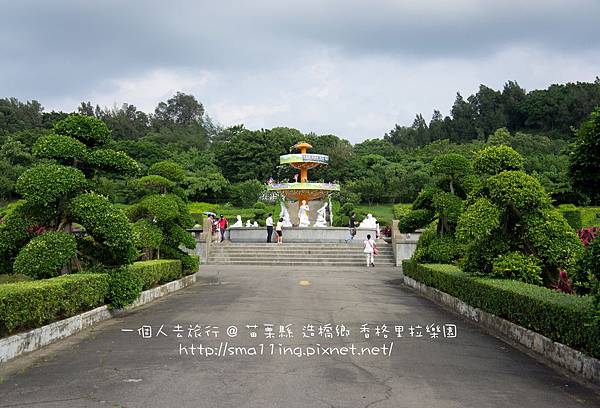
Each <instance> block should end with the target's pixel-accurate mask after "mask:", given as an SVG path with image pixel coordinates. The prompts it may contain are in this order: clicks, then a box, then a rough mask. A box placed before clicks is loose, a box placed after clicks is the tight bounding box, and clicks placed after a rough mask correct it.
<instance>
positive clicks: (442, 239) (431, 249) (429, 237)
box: [412, 227, 462, 263]
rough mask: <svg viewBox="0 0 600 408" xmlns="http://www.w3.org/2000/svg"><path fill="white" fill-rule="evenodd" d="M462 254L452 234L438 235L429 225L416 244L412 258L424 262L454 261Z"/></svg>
mask: <svg viewBox="0 0 600 408" xmlns="http://www.w3.org/2000/svg"><path fill="white" fill-rule="evenodd" d="M461 255H462V248H461V246H460V245H459V244H458V242H457V241H456V238H455V237H454V236H453V235H442V236H440V235H438V234H437V232H436V229H435V228H434V227H429V228H428V229H427V230H426V231H425V232H423V234H422V235H421V237H420V238H419V242H418V244H417V249H416V250H415V254H414V256H413V258H412V259H414V260H415V261H417V262H425V263H454V262H455V261H456V260H457V259H458V258H459V257H460V256H461Z"/></svg>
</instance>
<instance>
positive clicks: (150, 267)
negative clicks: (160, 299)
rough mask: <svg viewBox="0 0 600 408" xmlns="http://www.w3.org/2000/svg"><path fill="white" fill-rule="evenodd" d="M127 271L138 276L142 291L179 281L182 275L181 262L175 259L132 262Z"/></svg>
mask: <svg viewBox="0 0 600 408" xmlns="http://www.w3.org/2000/svg"><path fill="white" fill-rule="evenodd" d="M129 270H130V271H131V272H133V273H134V274H136V275H138V277H139V278H140V280H141V281H142V288H143V289H144V290H147V289H151V288H153V287H155V286H157V285H158V284H161V283H167V282H171V281H173V280H176V279H179V278H180V277H181V276H182V275H183V269H182V266H181V261H180V260H177V259H155V260H152V261H140V262H134V263H133V264H131V265H130V266H129Z"/></svg>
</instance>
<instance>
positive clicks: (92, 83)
mask: <svg viewBox="0 0 600 408" xmlns="http://www.w3.org/2000/svg"><path fill="white" fill-rule="evenodd" d="M599 22H600V0H564V1H563V0H528V1H524V0H518V1H516V0H498V1H497V0H435V1H434V0H395V1H393V0H368V1H367V0H360V1H359V0H335V1H334V0H329V1H327V0H303V1H287V0H252V1H241V0H240V1H229V0H213V1H201V0H196V1H191V0H190V1H180V0H170V1H164V0H161V1H154V0H152V1H151V0H146V1H133V0H129V1H125V0H114V1H113V0H97V1H91V0H90V1H86V0H71V1H67V0H53V1H46V0H39V1H29V0H0V38H2V41H0V97H6V96H15V97H18V98H19V99H22V100H29V99H37V100H39V101H40V102H41V103H42V105H43V106H44V107H45V108H46V109H47V110H52V109H61V110H65V111H72V110H74V109H76V107H77V106H78V105H79V103H80V102H81V101H84V100H85V101H87V100H89V101H91V102H92V103H94V104H100V105H101V106H108V107H111V106H114V105H115V104H117V105H120V104H122V103H124V102H127V103H132V104H134V105H136V106H137V107H138V108H139V109H142V110H144V111H147V112H151V111H153V110H154V107H155V106H156V104H157V103H158V102H159V101H161V100H166V99H168V98H169V97H170V96H171V95H172V94H174V93H175V92H176V91H178V90H180V91H183V92H186V93H191V94H193V95H195V96H196V97H197V98H198V100H200V101H201V102H202V103H203V104H204V106H205V108H206V110H207V112H208V114H209V115H210V116H211V117H213V119H215V120H216V121H217V122H218V123H220V124H222V125H224V126H229V125H233V124H238V123H244V124H245V125H246V126H247V127H249V128H261V127H264V128H270V127H274V126H289V127H295V128H298V129H300V130H301V131H303V132H309V131H314V132H316V133H319V134H327V133H333V134H337V135H339V136H341V137H344V138H347V139H349V140H351V141H353V142H357V141H360V140H364V139H367V138H375V137H381V136H382V135H383V134H384V133H385V132H386V131H388V130H389V129H391V128H392V127H393V126H394V124H395V123H399V124H407V125H409V124H410V123H411V122H412V119H413V118H414V115H415V113H418V112H421V113H423V115H424V116H425V117H426V118H427V119H428V118H429V117H430V116H431V113H432V111H433V109H434V108H438V109H440V110H441V111H442V113H443V114H447V113H448V111H449V109H450V107H451V105H452V102H453V101H454V97H455V95H456V92H457V91H460V92H461V93H462V94H463V95H465V96H467V95H469V94H471V93H473V92H475V91H476V89H477V87H478V86H479V84H480V83H484V84H486V85H488V86H491V87H493V88H496V89H498V88H501V87H502V86H503V84H504V83H505V82H506V81H507V80H509V79H512V80H517V81H518V82H519V84H521V86H523V87H525V88H526V89H527V90H530V89H535V88H543V87H546V86H548V85H549V84H552V83H557V82H575V81H593V80H594V78H595V77H596V76H598V75H600V41H599V40H598V39H599V38H600V23H599Z"/></svg>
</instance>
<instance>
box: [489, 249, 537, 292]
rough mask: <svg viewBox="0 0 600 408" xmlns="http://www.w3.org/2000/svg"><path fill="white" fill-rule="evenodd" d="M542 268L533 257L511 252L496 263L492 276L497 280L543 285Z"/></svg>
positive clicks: (499, 257) (501, 256) (497, 259)
mask: <svg viewBox="0 0 600 408" xmlns="http://www.w3.org/2000/svg"><path fill="white" fill-rule="evenodd" d="M541 274H542V266H541V265H540V263H539V261H538V260H537V259H536V258H535V257H534V256H531V255H524V254H522V253H520V252H509V253H508V254H505V255H500V256H498V258H496V260H495V261H494V264H493V267H492V273H491V275H492V276H494V277H496V278H508V279H515V280H518V281H521V282H525V283H531V284H534V285H541V284H542V276H541Z"/></svg>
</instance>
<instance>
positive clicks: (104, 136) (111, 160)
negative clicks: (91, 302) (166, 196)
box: [0, 114, 138, 277]
mask: <svg viewBox="0 0 600 408" xmlns="http://www.w3.org/2000/svg"><path fill="white" fill-rule="evenodd" d="M54 132H55V134H51V135H47V136H43V137H41V138H40V139H38V141H37V142H36V144H35V145H34V146H33V148H32V151H33V153H34V155H35V156H36V157H39V158H43V159H45V160H48V161H44V162H41V163H39V164H37V165H35V166H34V167H31V168H29V169H28V170H26V171H25V172H23V174H21V176H20V177H19V178H18V180H17V183H16V190H17V192H18V193H19V194H20V195H21V197H22V198H23V199H24V203H23V204H22V205H21V207H20V210H19V211H18V212H17V213H16V215H14V216H13V217H14V218H13V219H12V220H11V223H6V224H3V225H0V230H1V231H0V248H2V249H3V250H4V253H3V255H5V256H6V259H12V258H13V257H14V256H15V255H16V259H15V263H16V265H27V264H29V263H30V262H38V261H40V260H42V259H45V261H44V262H42V265H44V264H46V265H48V269H47V271H46V272H44V271H38V272H36V275H37V276H40V277H41V276H47V275H48V274H50V275H51V274H54V273H56V270H57V268H58V269H61V268H66V269H63V272H64V271H68V270H69V269H70V268H71V267H72V266H73V267H75V268H77V269H79V261H80V260H81V259H84V260H86V261H89V262H91V263H104V264H107V265H122V264H126V263H129V262H130V261H131V260H132V259H133V256H134V255H135V249H134V247H133V243H132V237H131V226H130V224H129V222H128V221H127V218H126V217H125V215H124V214H123V213H122V212H121V211H120V210H119V209H117V208H115V207H114V206H113V205H112V204H111V203H110V202H109V201H108V200H107V199H106V198H105V197H102V196H100V195H97V194H95V193H91V192H85V189H86V188H87V187H89V185H90V180H89V179H88V178H86V174H87V175H88V176H89V175H93V172H94V171H96V169H97V166H102V167H104V169H105V170H106V169H110V171H112V172H115V173H119V172H126V171H133V172H135V171H137V169H138V167H137V163H135V161H132V159H131V158H129V157H128V156H127V155H125V154H124V153H122V152H116V151H112V150H110V149H103V148H102V146H103V145H105V144H107V143H109V142H110V131H109V130H108V129H107V127H106V125H105V124H104V123H103V122H102V121H100V120H99V119H97V118H95V117H90V116H84V115H77V114H75V115H71V116H68V117H67V118H65V119H64V120H62V121H59V122H57V123H56V124H55V126H54ZM124 163H126V164H127V165H124ZM19 223H20V225H21V228H23V227H26V228H27V231H40V232H41V233H43V232H45V231H56V232H60V234H49V235H48V234H44V238H43V239H42V238H40V239H39V240H36V241H31V245H29V244H27V242H28V239H27V238H29V239H31V238H33V236H31V235H27V236H23V237H20V238H19V239H16V240H15V244H16V245H15V244H8V243H4V244H3V243H2V242H1V241H2V240H3V239H11V237H14V231H13V230H12V227H11V225H13V224H14V225H19ZM74 223H77V224H79V225H82V226H83V227H84V228H85V232H86V235H85V236H84V237H83V238H81V239H80V240H79V241H78V243H77V247H78V251H77V256H73V255H75V254H74V253H71V252H69V254H71V255H72V256H71V257H68V258H69V259H70V260H71V262H68V263H67V262H66V261H65V259H67V257H66V255H65V254H63V253H61V252H60V251H56V250H51V251H48V250H47V248H56V247H57V246H60V245H59V244H60V243H61V242H63V243H64V242H66V240H68V238H65V234H70V233H71V232H72V225H73V224H74ZM11 231H13V232H11ZM36 234H37V232H36ZM34 235H35V234H34ZM13 239H14V238H13ZM80 256H81V258H80ZM17 260H19V261H18V262H17ZM59 264H60V265H59Z"/></svg>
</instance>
